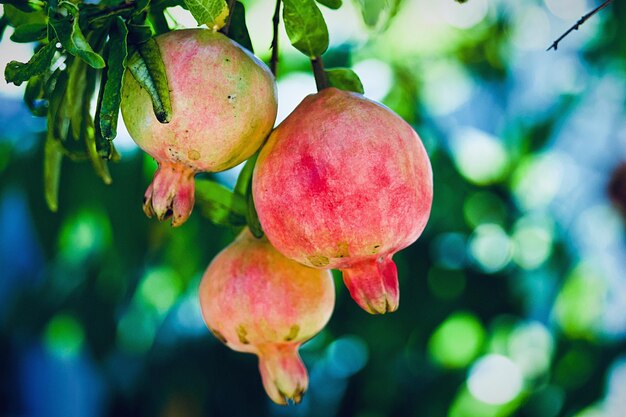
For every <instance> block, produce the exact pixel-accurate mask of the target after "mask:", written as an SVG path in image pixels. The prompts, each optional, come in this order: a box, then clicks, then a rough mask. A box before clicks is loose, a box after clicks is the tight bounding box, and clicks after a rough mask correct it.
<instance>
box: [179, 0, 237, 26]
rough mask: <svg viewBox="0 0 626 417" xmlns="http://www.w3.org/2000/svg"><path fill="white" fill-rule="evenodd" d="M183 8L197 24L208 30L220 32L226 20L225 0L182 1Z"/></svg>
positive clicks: (226, 6) (226, 8)
mask: <svg viewBox="0 0 626 417" xmlns="http://www.w3.org/2000/svg"><path fill="white" fill-rule="evenodd" d="M184 3H185V6H186V7H187V9H189V11H190V12H191V14H192V15H193V17H194V18H195V19H196V21H197V22H198V25H207V27H208V28H209V29H213V30H220V29H221V28H223V27H224V25H225V24H226V18H228V4H227V3H226V0H184Z"/></svg>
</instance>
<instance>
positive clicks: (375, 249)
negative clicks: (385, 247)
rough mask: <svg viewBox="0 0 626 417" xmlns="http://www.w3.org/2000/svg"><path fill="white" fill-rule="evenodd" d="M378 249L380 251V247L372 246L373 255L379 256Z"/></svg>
mask: <svg viewBox="0 0 626 417" xmlns="http://www.w3.org/2000/svg"><path fill="white" fill-rule="evenodd" d="M378 249H380V245H374V246H372V254H377V253H378Z"/></svg>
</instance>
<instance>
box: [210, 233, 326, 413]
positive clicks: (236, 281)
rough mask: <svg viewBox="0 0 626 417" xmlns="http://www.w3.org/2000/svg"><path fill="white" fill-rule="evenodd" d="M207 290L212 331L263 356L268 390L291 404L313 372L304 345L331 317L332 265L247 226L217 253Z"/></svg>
mask: <svg viewBox="0 0 626 417" xmlns="http://www.w3.org/2000/svg"><path fill="white" fill-rule="evenodd" d="M199 296H200V306H201V308H202V315H203V317H204V321H205V323H206V325H207V327H208V328H209V329H210V330H211V332H212V333H213V334H214V335H215V336H216V337H217V338H218V339H219V340H220V341H222V342H223V343H224V344H226V345H227V346H228V347H230V348H231V349H233V350H236V351H239V352H247V353H254V354H256V355H257V356H258V357H259V371H260V373H261V377H262V380H263V386H264V387H265V391H266V392H267V394H268V396H269V397H270V398H271V399H272V400H273V401H274V402H276V403H278V404H283V405H284V404H287V401H288V400H291V401H293V402H296V403H298V402H300V400H301V398H302V395H303V394H304V392H305V391H306V389H307V387H308V375H307V371H306V368H305V366H304V363H303V362H302V359H301V358H300V355H299V354H298V348H299V347H300V345H301V344H302V343H303V342H305V341H306V340H308V339H310V338H311V337H313V336H314V335H315V334H316V333H318V332H319V331H320V330H321V329H322V328H323V327H324V326H325V325H326V323H327V322H328V320H329V319H330V316H331V314H332V310H333V307H334V304H335V287H334V284H333V280H332V275H331V273H330V271H327V270H319V269H313V268H308V267H305V266H303V265H301V264H299V263H297V262H294V261H292V260H290V259H288V258H286V257H284V256H283V255H281V254H280V253H279V252H278V251H277V250H276V249H274V248H273V247H272V245H271V244H270V243H269V242H268V241H267V239H256V238H254V237H253V236H252V234H251V233H250V231H249V230H248V229H244V231H243V232H242V233H241V234H240V235H239V236H238V237H237V239H236V240H235V241H234V242H233V243H231V244H230V245H229V246H227V247H226V248H225V249H224V250H223V251H222V252H220V253H219V254H218V255H217V256H216V257H215V259H213V261H212V262H211V264H210V265H209V267H208V268H207V270H206V272H205V273H204V276H203V278H202V282H201V283H200V290H199Z"/></svg>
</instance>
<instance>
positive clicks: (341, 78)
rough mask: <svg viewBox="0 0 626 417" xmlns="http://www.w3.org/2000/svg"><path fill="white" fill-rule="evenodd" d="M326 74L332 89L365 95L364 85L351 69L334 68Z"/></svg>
mask: <svg viewBox="0 0 626 417" xmlns="http://www.w3.org/2000/svg"><path fill="white" fill-rule="evenodd" d="M325 72H326V79H327V80H328V84H329V85H330V86H331V87H335V88H338V89H340V90H346V91H354V92H355V93H359V94H363V84H362V83H361V80H360V79H359V76H358V75H356V73H355V72H354V71H352V70H351V69H350V68H332V69H327V70H325Z"/></svg>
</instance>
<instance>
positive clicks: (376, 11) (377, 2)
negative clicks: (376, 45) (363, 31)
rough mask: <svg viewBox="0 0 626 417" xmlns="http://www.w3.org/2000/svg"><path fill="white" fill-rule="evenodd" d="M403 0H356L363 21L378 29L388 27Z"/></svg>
mask: <svg viewBox="0 0 626 417" xmlns="http://www.w3.org/2000/svg"><path fill="white" fill-rule="evenodd" d="M403 1H404V0H356V2H355V3H356V5H357V6H358V7H359V8H360V10H361V16H362V17H363V22H365V24H366V25H367V26H369V27H370V28H372V29H374V30H378V31H382V30H385V29H386V28H388V27H389V24H390V23H391V21H392V19H393V18H394V17H395V16H396V15H397V14H398V10H400V6H401V5H402V2H403Z"/></svg>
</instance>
